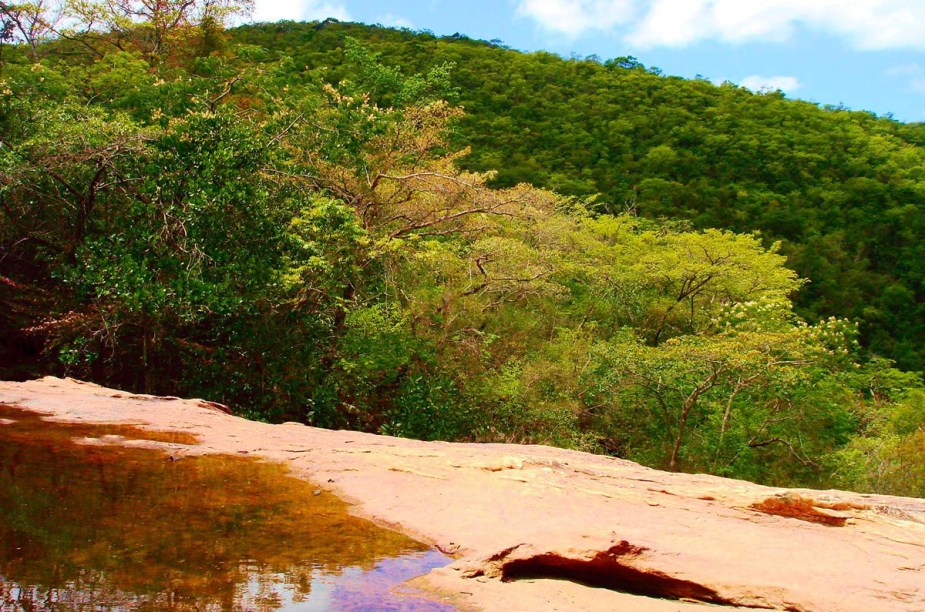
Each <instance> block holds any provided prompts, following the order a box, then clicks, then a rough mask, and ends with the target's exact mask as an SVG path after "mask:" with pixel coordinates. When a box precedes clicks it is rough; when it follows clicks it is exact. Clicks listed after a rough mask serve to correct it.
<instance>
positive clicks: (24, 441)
mask: <svg viewBox="0 0 925 612" xmlns="http://www.w3.org/2000/svg"><path fill="white" fill-rule="evenodd" d="M114 436H120V437H121V438H115V437H114ZM87 438H96V439H99V440H100V442H101V443H97V444H91V445H88V444H85V443H78V440H82V441H86V439H87ZM123 438H135V439H149V440H151V439H153V440H156V441H159V442H163V443H170V444H183V443H191V442H193V441H194V440H192V439H188V438H185V437H183V436H182V435H177V434H166V435H158V434H153V435H152V434H151V432H143V431H140V430H135V429H133V428H131V427H126V426H102V427H100V426H86V425H70V424H67V425H65V424H58V423H50V422H47V421H44V420H42V419H40V418H39V417H38V416H36V415H34V414H32V413H29V412H25V411H22V410H19V409H17V408H13V407H8V406H7V407H5V406H0V610H2V611H3V612H8V611H13V610H75V609H78V610H328V609H332V610H350V609H353V610H369V609H376V610H450V609H452V608H450V607H448V606H445V605H443V604H440V603H438V602H434V601H430V600H427V599H425V598H423V597H420V596H419V594H416V593H414V592H413V591H411V590H410V589H407V588H405V587H402V588H399V589H397V592H393V590H395V589H394V587H395V586H396V585H399V584H400V583H402V582H404V581H406V580H408V579H410V578H412V577H414V576H418V575H422V574H425V573H427V572H428V571H429V570H430V569H432V568H434V567H439V566H442V565H445V564H447V563H449V562H450V559H449V558H447V557H446V556H444V555H442V554H441V553H439V552H437V551H434V550H432V549H429V548H428V547H426V546H424V545H423V544H420V543H419V542H416V541H414V540H412V539H410V538H408V537H406V536H403V535H401V534H399V533H396V532H393V531H389V530H385V529H382V528H380V527H377V526H376V525H374V524H372V523H371V522H369V521H366V520H363V519H359V518H357V517H354V516H351V515H349V514H348V513H347V506H346V504H344V503H343V502H342V501H340V500H339V499H337V498H336V497H335V496H333V495H331V494H329V493H327V492H323V493H321V494H320V495H316V494H315V493H316V491H315V490H314V488H313V487H312V486H311V485H310V484H308V483H306V482H303V481H301V480H298V479H296V478H293V477H291V476H289V475H288V474H287V473H286V470H285V468H284V467H283V466H280V465H276V464H270V463H262V462H259V461H256V460H252V459H245V458H241V457H230V456H216V455H206V456H201V457H184V458H181V459H180V460H176V461H174V460H171V457H170V456H169V455H168V454H167V453H165V452H163V451H161V450H153V449H146V448H134V447H133V448H129V447H126V446H122V445H119V444H112V443H107V442H113V441H116V440H119V439H123Z"/></svg>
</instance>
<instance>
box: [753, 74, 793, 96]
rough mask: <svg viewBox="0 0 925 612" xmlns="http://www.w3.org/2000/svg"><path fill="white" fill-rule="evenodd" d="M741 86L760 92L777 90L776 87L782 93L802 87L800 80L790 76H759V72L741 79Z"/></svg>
mask: <svg viewBox="0 0 925 612" xmlns="http://www.w3.org/2000/svg"><path fill="white" fill-rule="evenodd" d="M741 85H742V87H746V88H748V89H751V90H752V91H756V92H761V91H777V90H778V89H779V90H781V91H782V92H784V93H791V92H794V91H796V90H797V89H799V88H800V87H802V84H801V83H800V80H799V79H797V78H796V77H792V76H770V77H766V76H761V75H759V74H753V75H751V76H747V77H745V78H744V79H742V82H741Z"/></svg>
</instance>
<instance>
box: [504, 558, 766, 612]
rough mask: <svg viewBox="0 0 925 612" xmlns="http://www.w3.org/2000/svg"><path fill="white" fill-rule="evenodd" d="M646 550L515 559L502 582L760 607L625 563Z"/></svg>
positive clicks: (508, 566)
mask: <svg viewBox="0 0 925 612" xmlns="http://www.w3.org/2000/svg"><path fill="white" fill-rule="evenodd" d="M644 550H645V549H642V548H639V547H635V546H632V545H631V544H629V543H627V542H621V543H620V544H618V545H616V546H613V547H611V548H610V549H608V550H606V551H602V552H599V553H597V554H596V555H594V556H593V557H591V558H589V559H572V558H568V557H563V556H561V555H558V554H554V553H545V554H541V555H535V556H533V557H530V558H527V559H514V560H511V561H508V562H506V563H504V564H503V565H501V567H500V570H501V579H502V580H503V581H505V582H512V581H515V580H530V579H542V578H554V579H560V580H568V581H570V582H575V583H577V584H582V585H585V586H589V587H596V588H604V589H609V590H611V591H619V592H621V593H629V594H632V595H643V596H646V597H655V598H659V599H669V600H682V599H683V600H693V601H699V602H704V603H711V604H720V605H741V606H743V607H757V606H753V605H752V606H749V605H747V604H744V605H743V604H742V603H738V602H735V601H730V600H729V599H727V598H724V597H722V596H721V595H720V594H719V593H717V592H716V591H714V590H713V589H710V588H708V587H705V586H703V585H701V584H698V583H696V582H692V581H690V580H682V579H680V578H674V577H672V576H669V575H667V574H664V573H662V572H658V571H654V570H645V569H639V568H637V567H633V566H632V565H629V564H627V563H626V562H625V559H626V558H627V557H636V556H638V555H639V554H640V553H641V552H643V551H644ZM761 607H763V606H761Z"/></svg>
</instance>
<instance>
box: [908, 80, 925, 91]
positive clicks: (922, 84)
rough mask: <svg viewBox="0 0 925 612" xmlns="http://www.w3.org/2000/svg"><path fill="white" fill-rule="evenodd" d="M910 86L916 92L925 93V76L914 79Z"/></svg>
mask: <svg viewBox="0 0 925 612" xmlns="http://www.w3.org/2000/svg"><path fill="white" fill-rule="evenodd" d="M909 87H910V88H911V89H912V91H914V92H915V93H919V94H925V78H917V79H912V81H911V82H910V83H909Z"/></svg>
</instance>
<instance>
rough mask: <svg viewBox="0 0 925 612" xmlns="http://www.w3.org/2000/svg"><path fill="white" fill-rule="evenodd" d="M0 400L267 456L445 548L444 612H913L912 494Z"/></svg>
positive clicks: (49, 401) (433, 587) (155, 401)
mask: <svg viewBox="0 0 925 612" xmlns="http://www.w3.org/2000/svg"><path fill="white" fill-rule="evenodd" d="M0 403H4V404H8V405H13V406H20V407H23V408H26V409H29V410H33V411H36V412H40V413H44V414H46V415H48V417H49V418H53V419H58V420H66V421H78V422H86V423H95V422H99V423H119V424H135V425H138V426H140V427H143V428H150V429H156V430H163V431H175V432H186V433H190V434H193V435H195V436H196V437H198V438H199V440H200V443H199V444H198V445H196V446H188V445H183V444H177V443H170V442H146V444H149V445H160V446H163V447H164V448H167V449H168V450H169V452H170V453H171V454H173V455H175V456H179V455H182V454H184V453H213V452H214V453H237V454H241V455H250V456H259V457H264V458H266V459H269V460H273V461H279V462H283V463H285V464H287V465H289V466H290V467H291V469H292V471H293V472H294V473H295V474H296V475H298V476H300V477H304V478H306V479H308V480H311V481H312V482H315V483H318V485H319V486H322V487H324V488H326V489H328V490H330V491H332V492H334V493H336V494H337V495H340V496H341V497H343V498H344V499H346V500H348V501H350V502H352V503H354V504H356V505H355V513H356V514H358V515H360V516H363V517H367V518H370V519H372V520H374V521H376V522H378V523H380V524H382V525H385V526H389V527H392V528H394V529H397V530H399V531H402V532H404V533H406V534H409V535H411V536H414V537H416V538H418V539H421V540H423V541H426V542H431V543H433V544H434V545H436V546H437V547H439V548H440V549H441V550H443V551H444V552H447V553H449V554H452V555H453V557H454V558H455V562H454V563H452V564H451V565H450V566H448V567H445V568H441V569H437V570H434V571H432V572H431V573H430V574H428V575H427V576H425V577H422V578H420V579H417V580H416V581H415V586H417V587H418V588H424V589H427V590H429V591H431V592H433V593H434V594H435V596H436V597H438V598H440V599H443V600H444V601H447V602H449V603H452V604H454V605H456V606H457V607H459V608H460V609H473V610H523V609H536V610H619V609H626V610H680V609H685V610H686V609H698V608H700V609H702V608H703V606H704V605H706V604H713V605H720V606H738V607H750V608H767V609H781V610H826V611H829V610H864V611H866V612H869V611H873V610H890V611H894V610H925V500H920V499H908V498H899V497H887V496H880V495H861V494H856V493H847V492H842V491H813V490H796V489H777V488H769V487H764V486H759V485H755V484H751V483H748V482H743V481H736V480H729V479H724V478H717V477H713V476H706V475H690V474H673V473H666V472H660V471H657V470H652V469H649V468H645V467H642V466H640V465H637V464H635V463H631V462H628V461H622V460H619V459H613V458H608V457H601V456H596V455H589V454H585V453H579V452H574V451H566V450H561V449H555V448H549V447H543V446H517V445H507V444H451V443H442V442H418V441H413V440H404V439H398V438H389V437H384V436H375V435H369V434H361V433H354V432H345V431H328V430H323V429H317V428H312V427H306V426H303V425H298V424H292V423H287V424H282V425H267V424H263V423H256V422H251V421H247V420H244V419H240V418H237V417H234V416H231V415H229V414H226V413H225V412H223V411H222V410H221V409H220V407H218V406H217V405H214V404H210V403H207V402H202V401H200V400H181V399H177V398H159V397H153V396H146V395H132V394H128V393H124V392H120V391H115V390H111V389H106V388H103V387H99V386H96V385H91V384H87V383H81V382H78V381H74V380H70V379H67V380H61V379H56V378H44V379H42V380H37V381H31V382H26V383H9V382H0ZM0 426H2V425H0Z"/></svg>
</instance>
